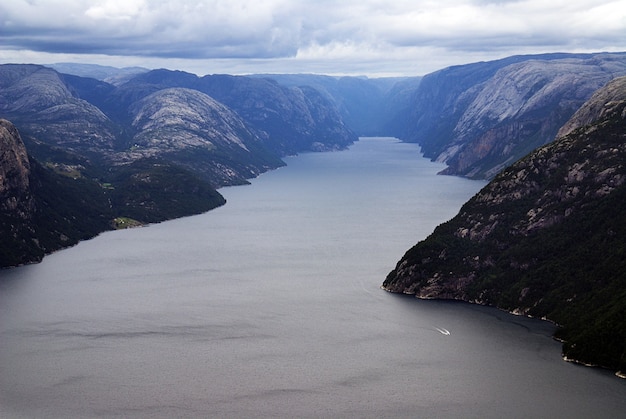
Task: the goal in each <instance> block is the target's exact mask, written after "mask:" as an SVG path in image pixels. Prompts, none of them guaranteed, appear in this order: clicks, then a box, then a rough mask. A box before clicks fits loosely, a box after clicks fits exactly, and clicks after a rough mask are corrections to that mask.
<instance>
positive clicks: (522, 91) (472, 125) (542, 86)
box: [402, 53, 626, 179]
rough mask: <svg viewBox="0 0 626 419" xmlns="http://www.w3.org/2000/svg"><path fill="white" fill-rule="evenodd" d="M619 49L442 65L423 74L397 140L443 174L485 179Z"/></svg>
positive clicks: (606, 76) (622, 61)
mask: <svg viewBox="0 0 626 419" xmlns="http://www.w3.org/2000/svg"><path fill="white" fill-rule="evenodd" d="M624 74H626V54H624V53H616V54H582V55H572V54H548V55H538V56H517V57H509V58H506V59H503V60H498V61H491V62H481V63H475V64H469V65H463V66H457V67H450V68H447V69H443V70H441V71H438V72H435V73H432V74H429V75H427V76H425V77H424V78H423V80H422V81H421V84H420V86H419V88H418V90H417V93H416V96H415V97H414V102H413V104H414V107H413V115H412V117H411V118H410V122H409V126H408V127H407V128H406V131H405V133H404V135H403V136H402V137H403V139H406V140H408V141H415V142H418V143H420V145H421V146H422V150H423V151H424V153H425V155H426V156H427V157H430V158H432V159H434V160H437V161H441V162H445V163H446V164H447V165H448V168H447V169H446V170H444V172H443V173H444V174H451V175H461V176H467V177H470V178H487V179H490V178H492V177H493V176H494V175H495V174H497V173H498V172H499V171H500V170H502V169H503V168H504V167H506V166H508V165H509V164H511V163H513V162H514V161H516V160H518V159H519V158H521V157H523V156H524V155H526V154H527V153H529V152H530V151H532V150H533V149H535V148H536V147H539V146H541V145H543V144H547V143H548V142H550V141H552V140H553V139H554V138H555V136H556V134H557V132H558V130H559V129H560V128H561V126H563V124H564V123H565V122H567V120H568V119H569V118H570V117H571V116H572V114H573V113H574V112H575V111H576V110H577V109H578V108H579V107H580V106H581V105H582V104H583V103H584V102H585V101H586V100H587V99H589V98H590V96H591V95H592V94H593V93H594V92H595V91H596V90H597V89H599V88H600V87H602V86H603V85H604V84H606V83H607V82H608V81H609V80H611V79H613V78H615V77H617V76H620V75H624Z"/></svg>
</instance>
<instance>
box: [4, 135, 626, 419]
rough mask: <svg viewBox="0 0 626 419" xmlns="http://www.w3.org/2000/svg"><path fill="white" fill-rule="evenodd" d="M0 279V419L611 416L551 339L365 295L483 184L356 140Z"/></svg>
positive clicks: (421, 304)
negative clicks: (200, 207)
mask: <svg viewBox="0 0 626 419" xmlns="http://www.w3.org/2000/svg"><path fill="white" fill-rule="evenodd" d="M287 163H288V166H287V167H285V168H282V169H279V170H276V171H273V172H271V173H267V174H264V175H262V176H261V177H259V178H258V179H255V180H253V182H252V185H250V186H241V187H232V188H225V189H223V190H221V192H222V193H223V194H224V195H225V197H226V198H227V200H228V203H227V205H226V206H224V207H221V208H219V209H216V210H214V211H210V212H209V213H206V214H203V215H199V216H194V217H188V218H183V219H178V220H173V221H169V222H165V223H161V224H157V225H152V226H149V227H145V228H139V229H133V230H126V231H117V232H109V233H105V234H102V235H100V236H99V237H97V238H95V239H93V240H89V241H86V242H83V243H81V244H79V245H78V246H75V247H73V248H71V249H67V250H64V251H61V252H57V253H55V254H53V255H50V256H47V257H46V258H45V259H44V261H43V262H42V263H40V264H37V265H31V266H25V267H20V268H17V269H12V270H5V271H0V417H2V418H22V417H24V418H89V417H129V418H174V417H223V418H240V417H244V418H249V417H312V418H313V417H314V418H321V417H359V418H368V417H369V418H381V417H407V418H408V417H411V418H413V417H423V418H430V417H476V418H485V417H494V418H502V417H519V418H522V417H533V418H538V417H550V418H554V417H569V418H574V417H587V418H590V417H594V418H599V417H607V418H609V417H611V418H615V417H620V416H621V417H624V415H625V414H626V413H625V412H626V382H625V381H624V380H620V379H618V378H616V377H615V376H614V375H612V374H611V373H609V372H606V371H602V370H597V369H591V368H586V367H581V366H577V365H573V364H571V363H566V362H564V361H563V360H562V358H561V355H560V344H559V343H558V342H556V341H554V340H553V339H552V338H551V334H552V332H553V330H554V329H553V326H552V325H550V324H549V323H546V322H541V321H538V320H531V319H526V318H522V317H516V316H513V315H509V314H507V313H503V312H501V311H498V310H495V309H489V308H484V307H478V306H473V305H469V304H464V303H454V302H439V301H420V300H417V299H415V298H412V297H408V296H400V295H394V294H389V293H387V292H385V291H382V290H381V289H380V288H379V287H380V284H381V283H382V281H383V280H384V278H385V275H386V274H387V273H388V272H389V271H390V270H391V269H392V268H393V267H394V265H395V263H396V262H397V260H398V259H399V258H400V257H401V256H402V254H403V253H404V252H405V251H406V250H407V249H408V248H409V247H410V246H412V245H413V244H414V243H415V242H416V241H418V240H419V239H423V238H425V237H426V236H427V235H428V234H430V232H432V230H433V229H434V227H435V226H436V225H438V224H440V223H441V222H443V221H446V220H448V219H449V218H451V217H452V216H454V215H455V214H456V212H458V210H459V208H460V206H461V205H462V203H463V202H465V201H466V200H467V199H468V198H469V197H470V196H472V195H473V194H474V193H475V192H477V191H478V190H479V189H480V188H481V187H482V186H483V184H484V183H481V182H476V181H470V180H466V179H460V178H455V177H447V176H437V175H436V172H437V171H439V170H441V169H442V166H441V165H439V164H436V163H432V162H430V161H428V160H426V159H423V158H421V157H420V154H419V148H418V147H417V146H416V145H412V144H403V143H400V142H398V141H396V140H394V139H389V138H367V139H362V140H361V141H359V142H358V143H357V144H355V145H354V146H353V147H352V148H351V149H350V150H349V151H344V152H335V153H311V154H303V155H301V156H298V157H293V158H289V159H287Z"/></svg>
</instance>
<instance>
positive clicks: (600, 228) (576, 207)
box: [383, 78, 626, 371]
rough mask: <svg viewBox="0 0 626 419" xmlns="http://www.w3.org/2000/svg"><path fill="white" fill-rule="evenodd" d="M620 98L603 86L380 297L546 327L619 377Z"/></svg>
mask: <svg viewBox="0 0 626 419" xmlns="http://www.w3.org/2000/svg"><path fill="white" fill-rule="evenodd" d="M624 88H626V78H620V79H617V80H615V81H614V82H612V83H609V84H608V85H607V86H606V87H605V88H604V89H602V90H601V91H599V92H598V93H597V94H595V95H594V96H593V98H592V99H591V100H590V101H589V102H588V103H587V104H586V105H585V106H583V108H581V114H582V115H585V117H581V116H580V114H579V116H575V117H574V119H573V120H572V121H571V122H570V123H569V124H567V125H566V126H568V127H570V128H567V129H565V130H564V132H567V131H569V134H567V135H566V136H563V137H561V138H559V139H557V140H555V141H554V142H552V143H550V144H548V145H546V146H543V147H540V148H538V149H537V150H535V151H534V152H532V153H531V154H529V155H528V156H527V157H525V158H523V159H522V160H520V161H518V162H517V163H515V164H513V165H512V166H510V167H509V168H507V169H505V170H504V171H503V172H502V173H501V174H499V175H498V176H496V177H495V179H493V181H491V182H490V183H489V184H488V185H487V186H486V187H485V188H483V189H482V190H481V191H480V192H479V193H478V194H477V195H476V196H474V197H473V198H472V199H471V200H470V201H469V202H468V203H467V204H465V205H464V206H463V207H462V208H461V211H460V212H459V214H458V215H457V216H456V217H454V218H453V219H452V220H450V221H449V222H447V223H444V224H442V225H441V226H439V227H438V228H437V229H436V230H435V231H434V232H433V234H432V235H431V236H429V237H428V238H427V239H426V240H424V241H422V242H420V243H418V244H417V245H416V246H414V247H413V248H412V249H410V250H409V251H408V252H407V253H406V254H405V255H404V257H403V258H402V259H401V260H400V261H399V262H398V264H397V266H396V268H395V269H394V270H393V271H392V272H391V273H390V274H389V275H388V277H387V278H386V280H385V282H384V284H383V288H384V289H386V290H388V291H392V292H401V293H406V294H414V295H416V296H417V297H420V298H446V299H458V300H464V301H469V302H474V303H479V304H487V305H493V306H497V307H500V308H503V309H506V310H509V311H512V312H516V313H520V314H524V315H531V316H536V317H544V318H548V319H550V320H553V321H555V322H556V323H558V324H559V325H561V329H560V330H559V332H558V337H559V338H562V339H564V340H565V342H566V343H565V345H564V354H565V356H566V357H568V358H571V359H575V360H578V361H580V362H584V363H588V364H594V365H601V366H605V367H608V368H612V369H615V370H618V369H621V370H622V371H625V370H626V257H625V255H626V253H625V252H626V221H625V219H624V213H626V164H625V162H626V95H625V94H623V92H624V90H623V89H624ZM618 92H622V93H618ZM589 109H595V110H596V111H595V112H591V111H589ZM592 114H593V115H594V117H593V118H591V119H593V120H594V121H593V123H591V124H584V122H583V121H586V120H588V119H586V118H587V116H590V115H592ZM574 126H579V127H578V128H576V129H573V127H574ZM572 129H573V130H572Z"/></svg>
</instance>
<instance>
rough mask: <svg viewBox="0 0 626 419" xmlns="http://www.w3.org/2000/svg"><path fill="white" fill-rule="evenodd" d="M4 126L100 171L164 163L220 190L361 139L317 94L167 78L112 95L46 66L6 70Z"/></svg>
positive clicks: (0, 94) (159, 74)
mask: <svg viewBox="0 0 626 419" xmlns="http://www.w3.org/2000/svg"><path fill="white" fill-rule="evenodd" d="M171 89H174V90H171ZM152 102H154V103H152ZM0 116H3V117H5V118H10V119H11V120H12V122H13V123H14V124H16V126H18V127H19V129H20V131H21V132H22V135H23V136H24V137H25V138H27V139H33V141H35V140H36V141H39V142H41V143H44V144H46V145H47V146H54V147H61V148H62V149H63V150H64V151H72V152H74V153H76V154H78V155H80V156H84V157H88V158H89V159H91V160H92V162H95V161H99V162H104V163H105V165H119V164H128V163H130V162H132V161H135V160H136V159H137V158H146V157H151V158H162V159H166V160H169V161H171V162H172V163H175V164H180V165H182V166H184V167H186V168H187V169H190V170H191V171H193V172H194V173H196V174H197V175H199V176H201V177H203V178H204V179H205V180H207V181H209V182H210V183H212V184H213V185H214V186H223V185H232V184H240V183H244V182H246V179H248V178H251V177H254V176H257V175H258V174H259V173H262V172H264V171H266V170H269V169H273V168H276V167H279V166H281V165H283V164H284V163H283V162H282V161H281V160H280V157H281V156H283V155H287V154H294V153H298V152H300V151H309V150H317V151H319V150H333V149H342V148H345V147H346V146H348V145H349V144H351V143H352V142H353V141H355V140H356V139H357V137H356V135H355V134H354V133H352V131H350V130H349V129H348V128H347V127H346V126H345V124H344V123H343V121H342V120H341V117H340V116H339V113H338V112H337V109H336V108H335V107H334V105H333V104H332V102H330V101H328V100H327V99H325V98H324V97H323V96H322V95H320V94H319V92H317V91H315V90H314V89H310V88H287V87H284V86H279V85H278V84H277V83H276V82H274V81H271V80H267V79H253V78H247V77H232V76H206V77H203V78H199V77H197V76H195V75H193V74H189V73H185V72H181V71H167V70H155V71H150V72H143V73H139V74H136V75H135V76H134V77H132V78H131V79H130V80H129V81H128V82H126V83H123V84H121V85H118V86H114V85H110V84H107V83H105V82H101V81H97V80H94V79H85V78H81V77H77V76H69V75H61V74H59V73H57V72H56V71H54V70H52V69H49V68H46V67H42V66H35V65H2V66H0ZM37 157H40V158H45V159H49V158H50V154H49V153H47V154H46V155H43V156H37Z"/></svg>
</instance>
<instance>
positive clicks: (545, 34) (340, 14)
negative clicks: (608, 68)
mask: <svg viewBox="0 0 626 419" xmlns="http://www.w3.org/2000/svg"><path fill="white" fill-rule="evenodd" d="M598 51H626V0H617V1H610V0H607V1H604V0H549V1H547V0H384V1H383V0H332V1H331V0H11V1H3V2H2V4H0V63H10V62H11V63H39V64H50V63H57V62H82V63H93V64H103V65H112V66H116V67H126V66H143V67H148V68H169V69H179V70H185V71H190V72H193V73H196V74H198V75H204V74H213V73H229V74H248V73H303V72H304V73H320V74H335V75H344V74H348V75H368V76H371V77H376V76H398V75H410V76H412V75H424V74H427V73H429V72H432V71H435V70H438V69H441V68H443V67H447V66H449V65H456V64H465V63H469V62H476V61H483V60H492V59H497V58H502V57H506V56H509V55H515V54H534V53H543V52H598Z"/></svg>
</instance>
